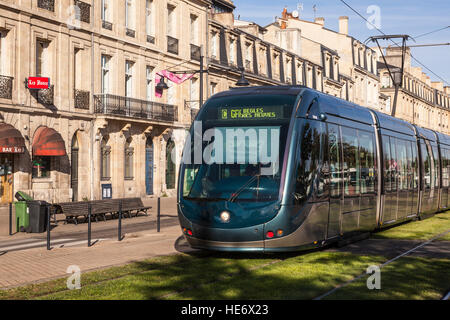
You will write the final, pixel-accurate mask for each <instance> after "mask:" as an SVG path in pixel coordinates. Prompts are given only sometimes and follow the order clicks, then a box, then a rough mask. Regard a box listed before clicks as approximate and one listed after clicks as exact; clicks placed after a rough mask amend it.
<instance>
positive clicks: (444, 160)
mask: <svg viewBox="0 0 450 320" xmlns="http://www.w3.org/2000/svg"><path fill="white" fill-rule="evenodd" d="M441 152H442V186H443V187H444V188H448V186H449V184H448V182H449V181H448V178H449V177H448V174H449V168H448V166H449V157H448V156H449V150H448V149H444V148H442V149H441Z"/></svg>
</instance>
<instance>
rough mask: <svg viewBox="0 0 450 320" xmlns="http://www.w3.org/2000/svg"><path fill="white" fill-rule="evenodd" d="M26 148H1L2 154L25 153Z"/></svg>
mask: <svg viewBox="0 0 450 320" xmlns="http://www.w3.org/2000/svg"><path fill="white" fill-rule="evenodd" d="M24 152H25V148H24V147H3V146H0V153H24Z"/></svg>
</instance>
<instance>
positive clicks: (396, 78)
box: [366, 34, 412, 117]
mask: <svg viewBox="0 0 450 320" xmlns="http://www.w3.org/2000/svg"><path fill="white" fill-rule="evenodd" d="M409 38H411V37H410V36H408V35H406V34H402V35H383V36H375V37H370V38H369V39H367V40H366V42H367V41H369V40H370V41H372V42H376V44H377V46H378V49H379V50H380V53H381V56H382V57H383V61H384V64H385V66H386V68H387V70H388V72H389V76H390V77H391V80H392V83H393V84H394V88H395V93H394V102H393V104H392V111H391V115H392V116H393V117H395V112H396V110H397V100H398V91H399V89H400V88H401V87H402V86H403V73H404V70H405V55H406V41H407V40H408V39H409ZM392 39H402V47H401V48H402V61H401V66H400V68H398V67H396V68H391V66H390V65H388V63H387V61H386V56H385V54H384V52H383V49H382V48H381V46H380V44H379V42H378V41H379V40H392ZM411 39H412V38H411ZM391 69H392V70H391Z"/></svg>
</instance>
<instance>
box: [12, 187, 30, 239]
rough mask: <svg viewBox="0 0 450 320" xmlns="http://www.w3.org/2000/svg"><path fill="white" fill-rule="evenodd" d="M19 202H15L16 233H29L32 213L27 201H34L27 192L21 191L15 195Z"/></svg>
mask: <svg viewBox="0 0 450 320" xmlns="http://www.w3.org/2000/svg"><path fill="white" fill-rule="evenodd" d="M15 197H16V199H17V200H18V201H17V202H14V207H15V208H16V232H19V231H23V232H24V231H27V230H28V229H29V226H30V213H29V209H28V206H27V201H31V200H33V198H32V197H30V196H29V195H28V194H26V193H25V192H22V191H19V192H17V193H16V195H15Z"/></svg>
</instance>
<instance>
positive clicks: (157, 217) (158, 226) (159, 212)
mask: <svg viewBox="0 0 450 320" xmlns="http://www.w3.org/2000/svg"><path fill="white" fill-rule="evenodd" d="M156 231H157V232H160V231H161V198H160V197H158V215H157V216H156Z"/></svg>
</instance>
